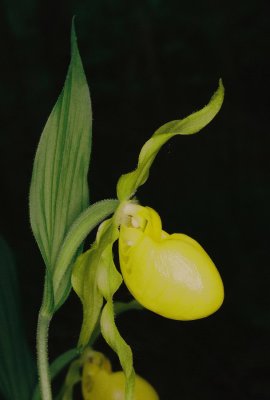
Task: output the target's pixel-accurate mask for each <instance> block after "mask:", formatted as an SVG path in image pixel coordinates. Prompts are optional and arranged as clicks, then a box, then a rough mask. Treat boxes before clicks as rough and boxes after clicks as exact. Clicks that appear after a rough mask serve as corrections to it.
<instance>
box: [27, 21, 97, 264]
mask: <svg viewBox="0 0 270 400" xmlns="http://www.w3.org/2000/svg"><path fill="white" fill-rule="evenodd" d="M91 129H92V112H91V102H90V95H89V90H88V85H87V81H86V77H85V74H84V70H83V66H82V62H81V58H80V54H79V50H78V47H77V39H76V35H75V29H74V25H73V26H72V34H71V62H70V65H69V69H68V73H67V77H66V81H65V85H64V88H63V90H62V92H61V94H60V96H59V98H58V100H57V102H56V104H55V106H54V108H53V110H52V112H51V114H50V116H49V118H48V121H47V123H46V125H45V128H44V130H43V133H42V136H41V139H40V142H39V145H38V149H37V152H36V156H35V161H34V168H33V175H32V181H31V187H30V220H31V226H32V229H33V233H34V236H35V238H36V241H37V243H38V246H39V248H40V251H41V254H42V256H43V259H44V262H45V264H46V267H47V268H48V269H50V270H51V271H54V269H55V262H56V259H57V256H58V253H59V249H60V247H61V245H62V242H63V240H64V237H65V235H66V233H67V231H68V230H69V228H70V226H71V225H72V223H73V222H74V220H75V219H76V218H77V217H78V215H80V213H81V212H82V211H83V210H84V209H85V208H86V207H87V206H88V204H89V195H88V183H87V173H88V166H89V158H90V150H91Z"/></svg>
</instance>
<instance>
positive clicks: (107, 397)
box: [82, 352, 159, 400]
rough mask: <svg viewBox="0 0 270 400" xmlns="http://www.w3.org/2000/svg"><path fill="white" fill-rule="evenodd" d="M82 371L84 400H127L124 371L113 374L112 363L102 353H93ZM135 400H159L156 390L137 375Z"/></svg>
mask: <svg viewBox="0 0 270 400" xmlns="http://www.w3.org/2000/svg"><path fill="white" fill-rule="evenodd" d="M92 354H93V355H92V356H91V357H90V359H89V361H87V360H86V361H85V363H84V365H83V371H82V394H83V398H84V400H125V376H124V373H123V371H118V372H111V368H110V362H109V360H107V359H106V358H105V357H104V356H103V355H102V354H101V353H98V352H92ZM134 400H159V397H158V394H157V393H156V391H155V390H154V388H153V387H152V386H151V385H150V384H149V383H148V382H147V381H146V380H145V379H143V378H141V377H140V376H138V375H136V378H135V388H134Z"/></svg>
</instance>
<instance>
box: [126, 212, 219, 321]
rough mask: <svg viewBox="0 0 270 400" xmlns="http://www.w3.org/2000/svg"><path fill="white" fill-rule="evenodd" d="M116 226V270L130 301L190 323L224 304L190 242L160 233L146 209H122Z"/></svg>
mask: <svg viewBox="0 0 270 400" xmlns="http://www.w3.org/2000/svg"><path fill="white" fill-rule="evenodd" d="M126 212H127V213H128V218H127V219H126V220H125V223H123V224H121V228H120V237H119V255H120V267H121V272H122V275H123V278H124V281H125V283H126V285H127V287H128V289H129V290H130V292H131V293H132V295H133V296H134V297H135V299H136V300H137V301H138V302H139V303H141V304H142V305H143V306H144V307H146V308H148V309H149V310H151V311H153V312H155V313H157V314H160V315H162V316H164V317H167V318H172V319H176V320H193V319H199V318H203V317H206V316H208V315H210V314H212V313H213V312H215V311H216V310H217V309H218V308H219V307H220V306H221V304H222V302H223V299H224V289H223V283H222V280H221V277H220V275H219V272H218V270H217V269H216V267H215V265H214V263H213V262H212V260H211V259H210V257H209V256H208V255H207V253H206V252H205V251H204V249H203V248H202V247H201V246H200V245H199V243H197V242H196V241H195V240H193V239H192V238H190V237H189V236H187V235H184V234H178V233H176V234H172V235H169V234H168V233H166V232H165V231H163V230H162V225H161V220H160V217H159V215H158V214H157V213H156V212H155V211H154V210H153V209H151V208H149V207H142V206H138V205H131V206H129V207H127V209H126Z"/></svg>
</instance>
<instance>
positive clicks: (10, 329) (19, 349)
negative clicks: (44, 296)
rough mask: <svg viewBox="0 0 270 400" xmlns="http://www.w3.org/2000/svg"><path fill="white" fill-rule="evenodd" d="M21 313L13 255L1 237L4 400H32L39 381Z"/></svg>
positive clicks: (0, 352) (0, 369)
mask: <svg viewBox="0 0 270 400" xmlns="http://www.w3.org/2000/svg"><path fill="white" fill-rule="evenodd" d="M20 312H21V309H20V299H19V290H18V280H17V274H16V267H15V263H14V259H13V255H12V253H11V251H10V249H9V247H8V245H7V243H6V242H5V241H4V240H3V239H2V238H1V237H0V327H1V329H0V360H1V361H0V392H1V393H2V395H3V397H4V399H5V400H29V398H30V396H31V393H32V390H33V385H34V382H35V379H36V368H35V365H34V362H33V357H32V354H31V353H30V350H29V348H28V345H27V342H26V338H25V334H24V330H23V324H22V319H21V313H20Z"/></svg>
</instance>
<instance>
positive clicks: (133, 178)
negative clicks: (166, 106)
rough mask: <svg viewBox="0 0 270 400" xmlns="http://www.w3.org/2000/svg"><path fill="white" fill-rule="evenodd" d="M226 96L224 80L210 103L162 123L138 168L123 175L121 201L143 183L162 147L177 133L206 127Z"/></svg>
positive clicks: (192, 131) (142, 154) (188, 132)
mask: <svg viewBox="0 0 270 400" xmlns="http://www.w3.org/2000/svg"><path fill="white" fill-rule="evenodd" d="M223 98H224V88H223V85H222V81H221V80H220V81H219V87H218V89H217V91H216V92H215V93H214V95H213V96H212V98H211V100H210V102H209V104H208V105H206V106H205V107H203V108H202V109H201V110H200V111H197V112H195V113H193V114H191V115H189V116H188V117H186V118H184V119H182V120H176V121H171V122H168V123H166V124H164V125H162V126H161V127H160V128H159V129H158V130H157V131H156V132H155V133H154V135H153V136H152V137H151V138H150V139H149V140H148V141H147V142H146V143H145V144H144V146H143V147H142V149H141V152H140V155H139V160H138V166H137V168H136V169H135V170H134V171H132V172H130V173H128V174H125V175H122V176H121V177H120V179H119V181H118V184H117V196H118V198H119V200H120V201H123V200H127V199H129V198H130V197H132V196H133V195H134V194H135V192H136V190H137V189H138V187H139V186H141V185H143V184H144V183H145V181H146V180H147V178H148V176H149V170H150V167H151V165H152V163H153V161H154V159H155V157H156V155H157V154H158V152H159V150H160V149H161V147H162V146H163V145H164V144H165V143H166V142H167V141H168V140H169V139H170V138H172V137H173V136H175V135H192V134H194V133H197V132H199V131H200V130H201V129H202V128H204V127H205V126H206V125H207V124H209V122H210V121H212V119H213V118H214V117H215V116H216V114H217V113H218V112H219V110H220V108H221V105H222V102H223Z"/></svg>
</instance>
